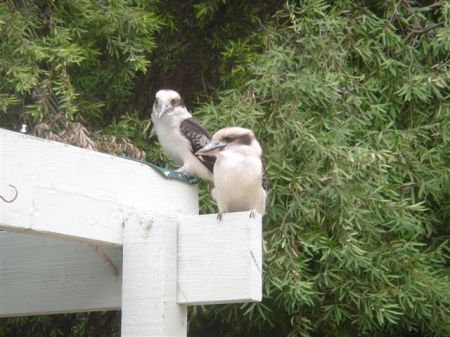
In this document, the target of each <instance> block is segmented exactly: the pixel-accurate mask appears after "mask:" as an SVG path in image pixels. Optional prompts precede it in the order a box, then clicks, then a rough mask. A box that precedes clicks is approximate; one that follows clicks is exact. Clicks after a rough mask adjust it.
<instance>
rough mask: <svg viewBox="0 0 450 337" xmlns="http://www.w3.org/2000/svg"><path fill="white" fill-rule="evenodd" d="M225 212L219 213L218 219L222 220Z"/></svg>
mask: <svg viewBox="0 0 450 337" xmlns="http://www.w3.org/2000/svg"><path fill="white" fill-rule="evenodd" d="M224 214H225V213H224V212H219V213H217V220H219V221H222V218H223V215H224Z"/></svg>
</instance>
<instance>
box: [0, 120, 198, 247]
mask: <svg viewBox="0 0 450 337" xmlns="http://www.w3.org/2000/svg"><path fill="white" fill-rule="evenodd" d="M9 185H13V186H14V187H16V188H17V191H18V196H17V199H16V200H15V201H14V202H12V203H5V202H3V201H1V200H0V229H1V228H3V229H7V230H9V231H30V232H33V233H41V234H43V235H47V236H61V237H66V238H70V239H74V240H81V241H88V242H94V243H99V244H110V245H121V244H122V242H123V231H122V225H123V223H124V221H126V219H127V218H128V217H129V216H130V214H133V213H140V212H152V211H154V212H156V213H160V214H164V213H165V212H166V213H167V212H169V211H171V210H173V209H176V210H177V212H178V213H179V214H186V215H187V214H198V201H197V200H198V199H197V187H196V186H189V185H187V184H184V183H181V182H178V181H173V180H167V179H165V178H163V177H162V176H160V175H159V174H158V173H157V172H155V171H154V170H153V169H151V168H150V167H148V166H146V165H143V164H141V163H138V162H134V161H130V160H126V159H123V158H119V157H115V156H111V155H107V154H103V153H99V152H95V151H89V150H86V149H82V148H78V147H74V146H69V145H66V144H62V143H58V142H53V141H48V140H44V139H40V138H35V137H31V136H28V135H24V134H21V133H17V132H11V131H6V130H3V129H0V195H4V196H7V197H10V196H12V194H13V191H12V190H11V189H10V187H9Z"/></svg>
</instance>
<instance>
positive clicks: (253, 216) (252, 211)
mask: <svg viewBox="0 0 450 337" xmlns="http://www.w3.org/2000/svg"><path fill="white" fill-rule="evenodd" d="M254 218H256V210H254V209H252V210H250V219H254Z"/></svg>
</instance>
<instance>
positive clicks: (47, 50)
mask: <svg viewBox="0 0 450 337" xmlns="http://www.w3.org/2000/svg"><path fill="white" fill-rule="evenodd" d="M153 7H154V6H153V5H149V4H147V3H146V2H140V1H131V0H117V1H112V2H109V3H103V2H99V1H94V0H86V1H39V0H35V1H26V2H21V1H15V0H8V1H6V2H4V3H1V4H0V76H1V77H2V81H1V83H0V93H1V96H0V107H1V109H2V110H3V112H6V113H8V115H9V116H8V121H9V124H12V125H17V124H18V121H19V119H20V118H23V116H21V114H22V113H24V114H25V115H31V116H32V117H33V118H34V119H39V120H42V119H43V118H50V117H51V115H55V114H63V115H65V116H66V117H67V118H69V119H74V118H76V119H78V120H87V121H89V122H90V123H91V124H94V125H95V123H98V124H100V125H104V124H105V121H108V120H110V119H111V117H112V116H114V115H115V114H117V113H120V114H121V113H123V112H124V110H125V108H126V107H127V102H128V98H129V96H130V94H131V90H132V89H133V87H134V82H133V81H134V78H135V76H136V74H137V73H139V72H146V71H147V69H148V66H149V60H148V55H149V53H150V52H151V51H152V50H153V49H154V47H155V45H154V34H155V32H156V31H157V30H158V29H159V28H160V26H161V24H162V22H161V20H160V19H159V18H158V16H157V15H156V14H155V12H154V11H153ZM0 118H2V119H0V120H4V119H5V118H4V116H0Z"/></svg>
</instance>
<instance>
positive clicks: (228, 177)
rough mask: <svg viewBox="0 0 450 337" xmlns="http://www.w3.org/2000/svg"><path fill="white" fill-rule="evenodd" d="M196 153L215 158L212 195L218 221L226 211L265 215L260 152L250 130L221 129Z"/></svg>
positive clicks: (263, 179)
mask: <svg viewBox="0 0 450 337" xmlns="http://www.w3.org/2000/svg"><path fill="white" fill-rule="evenodd" d="M197 154H198V155H208V156H215V157H216V162H215V164H214V190H213V192H212V195H213V197H214V199H216V201H217V206H218V208H219V215H218V218H219V219H221V218H222V215H223V213H226V212H241V211H251V213H250V215H251V216H254V213H253V212H254V211H257V212H258V213H260V214H264V212H265V208H266V196H267V192H266V180H265V175H264V167H263V163H262V161H261V154H262V149H261V146H260V145H259V143H258V141H257V140H256V138H255V135H254V133H253V131H252V130H250V129H245V128H240V127H230V128H224V129H221V130H219V131H217V132H216V133H215V134H214V135H213V136H212V139H211V142H210V143H209V144H208V145H206V146H205V147H203V148H202V149H200V150H199V151H197Z"/></svg>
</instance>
